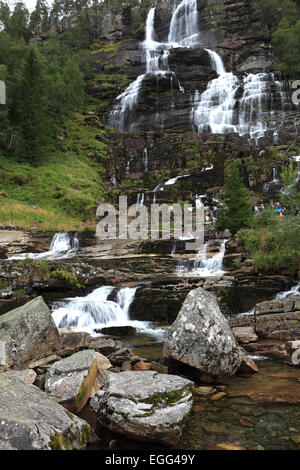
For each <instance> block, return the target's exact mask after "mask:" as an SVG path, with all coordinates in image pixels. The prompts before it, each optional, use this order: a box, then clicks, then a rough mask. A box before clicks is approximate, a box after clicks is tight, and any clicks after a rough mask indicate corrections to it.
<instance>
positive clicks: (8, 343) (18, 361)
mask: <svg viewBox="0 0 300 470" xmlns="http://www.w3.org/2000/svg"><path fill="white" fill-rule="evenodd" d="M60 342H61V339H60V336H59V332H58V330H57V328H56V326H55V323H54V321H53V319H52V316H51V314H50V311H49V309H48V307H47V305H46V304H45V302H44V301H43V298H42V297H37V298H35V299H34V300H31V301H30V302H28V303H27V304H25V305H23V306H22V307H19V308H16V309H14V310H11V311H10V312H8V313H5V314H4V315H1V317H0V367H1V366H2V367H4V368H7V367H13V368H18V369H22V368H25V367H26V365H27V364H29V363H30V362H31V361H33V360H37V359H41V358H43V357H46V356H50V355H51V354H52V353H53V351H55V350H57V349H59V347H60Z"/></svg>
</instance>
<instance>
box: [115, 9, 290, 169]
mask: <svg viewBox="0 0 300 470" xmlns="http://www.w3.org/2000/svg"><path fill="white" fill-rule="evenodd" d="M197 4H198V2H197V0H182V1H181V2H180V3H179V4H178V5H177V7H175V8H174V11H173V15H172V18H171V22H170V29H169V35H168V42H167V43H159V42H158V41H157V37H156V33H155V8H151V9H150V11H149V13H148V17H147V21H146V32H145V40H144V41H143V43H141V47H142V49H143V50H144V51H145V55H146V71H145V74H143V75H140V76H139V77H137V79H136V80H135V81H134V82H133V83H131V84H130V85H129V87H128V88H127V89H126V90H125V91H124V93H122V94H121V95H119V96H118V97H117V105H116V106H115V107H114V109H113V110H112V112H111V113H110V117H109V122H110V124H111V125H112V126H113V127H115V128H116V129H117V130H119V131H120V132H122V131H124V129H125V128H126V129H132V128H133V127H134V115H135V108H137V105H138V99H139V94H140V91H141V86H142V83H143V80H144V78H145V77H146V75H147V74H152V75H155V76H156V77H157V79H158V78H159V77H160V76H166V74H169V75H170V79H171V85H170V86H171V89H172V87H173V79H174V77H175V79H176V80H177V78H176V76H175V74H174V73H173V72H172V71H170V69H169V63H168V57H169V53H170V49H171V48H174V47H196V46H197V45H198V46H199V45H200V44H201V31H199V18H198V16H199V15H198V9H197V8H198V6H197ZM205 50H206V51H207V53H208V54H209V56H210V60H211V65H212V68H213V69H214V70H215V71H216V72H217V74H218V78H216V79H214V80H212V81H211V82H209V83H208V86H207V90H206V91H205V92H204V93H202V95H201V94H200V93H199V92H198V91H196V92H195V94H194V96H193V97H192V102H193V105H192V110H191V114H190V120H191V124H192V126H193V127H195V128H196V129H197V130H198V132H212V133H213V134H224V133H228V132H235V133H238V134H239V135H240V136H245V137H246V138H248V140H249V141H250V142H251V143H255V144H257V145H258V144H259V143H260V141H261V139H262V138H263V137H264V136H265V134H266V132H267V131H269V132H270V134H273V140H274V141H275V142H276V141H277V139H278V133H277V131H276V129H275V123H274V122H272V121H271V122H270V117H271V118H272V116H273V115H275V113H276V111H275V106H274V104H276V107H277V108H278V109H279V110H281V111H282V110H285V109H288V107H289V106H290V99H289V93H288V92H287V91H286V90H285V85H284V83H282V82H280V81H278V80H275V77H274V75H273V74H272V73H258V74H249V75H246V76H245V77H244V78H243V79H239V78H238V77H236V76H235V75H233V73H231V72H226V70H225V66H224V63H223V61H222V58H221V57H220V56H219V54H218V53H217V52H215V51H212V50H210V49H205ZM177 82H178V80H177ZM178 88H179V90H180V91H181V92H183V93H184V89H183V88H182V86H181V85H180V83H179V82H178ZM238 91H239V93H238ZM241 93H242V95H241ZM238 96H241V97H240V98H238ZM172 107H174V103H173V101H172V103H171V108H172ZM164 114H165V113H160V112H159V110H157V111H156V119H155V124H156V126H158V127H160V128H162V129H163V127H164V117H165V116H164ZM268 121H269V122H268ZM145 171H147V170H145Z"/></svg>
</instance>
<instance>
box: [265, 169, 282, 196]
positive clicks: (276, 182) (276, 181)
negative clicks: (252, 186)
mask: <svg viewBox="0 0 300 470" xmlns="http://www.w3.org/2000/svg"><path fill="white" fill-rule="evenodd" d="M272 175H273V179H272V180H271V181H269V182H268V183H265V184H264V187H263V190H264V191H266V192H268V191H270V189H272V188H274V187H276V186H279V185H281V180H280V176H279V170H278V168H273V169H272Z"/></svg>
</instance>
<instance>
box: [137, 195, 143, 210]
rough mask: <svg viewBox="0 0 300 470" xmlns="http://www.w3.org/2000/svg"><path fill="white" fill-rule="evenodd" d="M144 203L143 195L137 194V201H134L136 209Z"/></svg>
mask: <svg viewBox="0 0 300 470" xmlns="http://www.w3.org/2000/svg"><path fill="white" fill-rule="evenodd" d="M144 201H145V193H138V195H137V199H136V205H137V206H138V207H140V206H143V205H144Z"/></svg>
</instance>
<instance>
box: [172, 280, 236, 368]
mask: <svg viewBox="0 0 300 470" xmlns="http://www.w3.org/2000/svg"><path fill="white" fill-rule="evenodd" d="M163 354H164V358H165V359H166V360H167V361H172V362H175V363H176V362H178V363H181V364H184V365H187V366H190V367H193V368H195V369H198V370H199V371H201V372H202V373H205V374H208V375H210V376H212V377H217V376H222V375H229V376H230V375H234V373H235V372H236V370H237V369H238V368H239V366H240V364H241V362H242V359H243V356H242V353H241V351H240V349H239V347H238V345H237V343H236V340H235V337H234V335H233V332H232V330H231V328H230V326H229V323H228V321H227V319H226V318H225V317H224V315H223V314H222V313H221V311H220V308H219V306H218V304H217V302H216V300H215V299H214V297H213V296H212V295H211V294H210V293H209V292H207V291H205V290H204V289H202V288H201V287H200V288H198V289H195V290H193V291H191V292H190V293H189V294H188V296H187V298H186V299H185V301H184V303H183V306H182V308H181V310H180V312H179V314H178V316H177V318H176V320H175V322H174V323H173V325H172V326H171V327H170V328H169V329H168V330H167V331H166V333H165V336H164V350H163Z"/></svg>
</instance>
